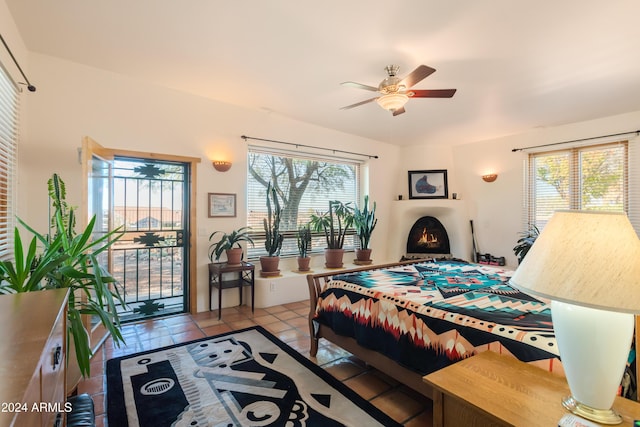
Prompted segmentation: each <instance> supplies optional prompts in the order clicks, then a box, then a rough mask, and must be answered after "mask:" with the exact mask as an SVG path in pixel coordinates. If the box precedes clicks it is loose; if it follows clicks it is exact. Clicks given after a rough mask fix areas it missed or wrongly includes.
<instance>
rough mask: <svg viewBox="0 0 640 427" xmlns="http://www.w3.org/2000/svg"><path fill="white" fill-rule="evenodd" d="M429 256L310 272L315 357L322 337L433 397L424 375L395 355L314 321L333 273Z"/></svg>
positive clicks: (311, 317) (397, 264)
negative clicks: (423, 378) (389, 355)
mask: <svg viewBox="0 0 640 427" xmlns="http://www.w3.org/2000/svg"><path fill="white" fill-rule="evenodd" d="M425 261H426V260H424V259H422V260H411V261H402V262H394V263H391V264H380V265H375V266H367V267H359V268H353V269H347V270H335V271H330V272H325V273H318V274H309V275H307V283H308V284H309V334H310V336H311V349H310V350H309V353H310V354H311V357H315V356H316V354H317V353H318V341H319V339H320V338H324V339H326V340H328V341H330V342H332V343H334V344H336V345H337V346H339V347H341V348H343V349H345V350H347V351H348V352H350V353H351V354H353V355H354V356H356V357H357V358H359V359H360V360H362V361H363V362H365V363H367V364H368V365H371V366H373V367H374V368H376V369H377V370H379V371H381V372H384V373H385V374H387V375H389V376H390V377H392V378H394V379H396V380H398V381H399V382H401V383H402V384H404V385H406V386H408V387H411V388H412V389H413V390H415V391H417V392H418V393H420V394H422V395H424V396H426V397H428V398H429V399H432V400H433V388H432V387H431V386H429V385H428V384H427V383H425V382H424V381H422V375H420V374H419V373H417V372H415V371H412V370H410V369H407V368H405V367H403V366H402V365H400V364H398V362H396V361H395V360H393V359H390V358H388V357H386V356H385V355H383V354H382V353H379V352H377V351H373V350H369V349H368V348H365V347H362V346H361V345H360V344H358V343H357V342H356V340H355V339H354V338H350V337H345V336H342V335H338V334H336V333H335V332H333V330H331V328H328V327H327V326H325V325H322V324H318V323H317V325H318V326H319V329H318V330H317V331H316V330H315V329H316V328H315V327H314V323H313V316H314V314H315V310H316V306H317V304H318V297H319V295H320V292H321V291H322V287H323V285H324V284H326V283H327V282H329V281H331V279H332V278H333V276H335V275H337V274H344V273H353V272H357V271H371V270H380V269H383V268H389V267H397V266H401V265H411V264H416V263H419V262H425Z"/></svg>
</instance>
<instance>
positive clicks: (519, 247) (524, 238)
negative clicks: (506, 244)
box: [513, 225, 540, 264]
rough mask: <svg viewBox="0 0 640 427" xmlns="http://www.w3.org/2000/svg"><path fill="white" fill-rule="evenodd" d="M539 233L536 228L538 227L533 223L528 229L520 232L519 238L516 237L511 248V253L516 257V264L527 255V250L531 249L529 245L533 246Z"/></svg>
mask: <svg viewBox="0 0 640 427" xmlns="http://www.w3.org/2000/svg"><path fill="white" fill-rule="evenodd" d="M539 234H540V230H538V227H536V226H535V225H531V226H530V227H529V229H528V230H526V231H523V232H521V233H520V239H518V241H517V242H516V246H514V248H513V253H514V254H515V256H516V258H518V264H520V263H521V262H522V260H523V259H524V257H525V256H526V255H527V252H529V249H531V246H533V243H534V242H535V241H536V239H537V238H538V235H539Z"/></svg>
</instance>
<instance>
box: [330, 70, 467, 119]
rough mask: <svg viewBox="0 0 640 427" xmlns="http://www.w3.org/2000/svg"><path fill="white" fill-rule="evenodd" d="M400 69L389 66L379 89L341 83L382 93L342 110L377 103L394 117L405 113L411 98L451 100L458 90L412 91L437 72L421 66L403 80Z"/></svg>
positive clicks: (353, 83)
mask: <svg viewBox="0 0 640 427" xmlns="http://www.w3.org/2000/svg"><path fill="white" fill-rule="evenodd" d="M399 69H400V67H399V66H397V65H387V66H386V67H385V70H386V71H387V74H388V77H387V78H386V79H384V80H383V81H381V82H380V84H379V85H378V87H374V86H368V85H363V84H360V83H356V82H343V83H341V84H342V85H344V86H351V87H355V88H358V89H364V90H369V91H372V92H379V93H380V96H377V97H375V98H371V99H367V100H365V101H361V102H357V103H355V104H351V105H347V106H346V107H342V108H341V110H348V109H350V108H354V107H358V106H360V105H364V104H368V103H369V102H372V101H376V102H377V103H378V105H380V106H381V107H382V108H384V109H385V110H389V111H391V113H392V114H393V115H394V116H397V115H399V114H402V113H404V112H405V109H404V104H406V103H407V101H408V100H409V98H451V97H452V96H453V94H455V93H456V89H411V87H412V86H413V85H415V84H416V83H418V82H420V81H421V80H423V79H424V78H426V77H428V76H430V75H431V74H433V73H434V72H435V71H436V70H435V69H434V68H431V67H427V66H426V65H420V66H418V68H416V69H415V70H413V71H412V72H411V73H409V74H408V75H407V76H406V77H405V78H403V79H400V78H399V77H398V76H397V74H398V70H399Z"/></svg>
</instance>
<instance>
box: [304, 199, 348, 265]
mask: <svg viewBox="0 0 640 427" xmlns="http://www.w3.org/2000/svg"><path fill="white" fill-rule="evenodd" d="M310 224H311V227H313V230H314V231H322V232H324V236H325V239H326V241H327V248H326V249H325V252H324V255H325V265H326V267H327V268H342V265H343V263H342V259H343V256H344V248H343V245H344V238H345V236H346V234H347V231H348V230H349V228H350V227H351V226H352V225H353V207H351V203H350V202H349V203H344V202H341V201H339V200H331V201H329V210H328V211H326V212H317V213H316V214H312V215H311V221H310Z"/></svg>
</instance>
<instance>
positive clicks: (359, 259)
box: [353, 195, 378, 265]
mask: <svg viewBox="0 0 640 427" xmlns="http://www.w3.org/2000/svg"><path fill="white" fill-rule="evenodd" d="M377 223H378V219H377V218H376V202H373V205H372V206H371V209H369V195H366V196H364V203H363V204H362V209H360V208H358V206H356V207H355V208H354V210H353V225H354V228H355V229H356V235H357V236H358V239H359V240H360V248H358V249H356V262H355V263H356V264H360V265H368V264H371V248H370V247H369V240H370V239H371V234H372V233H373V230H374V229H375V228H376V224H377Z"/></svg>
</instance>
